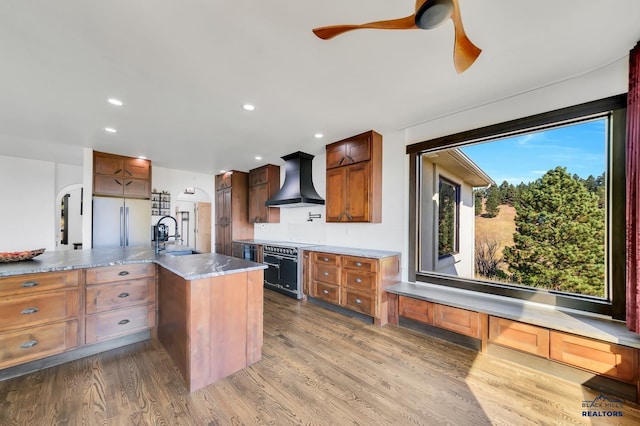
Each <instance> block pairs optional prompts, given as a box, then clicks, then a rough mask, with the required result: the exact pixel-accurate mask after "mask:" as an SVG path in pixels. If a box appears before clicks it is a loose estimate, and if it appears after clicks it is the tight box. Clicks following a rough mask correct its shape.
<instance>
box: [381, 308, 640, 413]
mask: <svg viewBox="0 0 640 426" xmlns="http://www.w3.org/2000/svg"><path fill="white" fill-rule="evenodd" d="M393 296H394V298H395V299H397V302H396V303H397V313H398V314H397V317H395V316H394V317H393V321H394V323H395V324H398V323H399V318H400V317H404V318H409V319H412V320H415V321H420V322H422V323H425V324H429V325H432V326H435V327H440V328H444V329H447V330H450V331H454V332H456V333H459V334H463V335H466V336H471V337H475V338H478V339H481V341H482V350H483V351H485V348H486V343H487V342H488V343H491V344H495V345H500V346H504V347H507V348H510V349H516V350H518V351H522V352H526V353H528V354H532V355H536V356H538V357H541V358H545V359H548V360H552V361H557V362H560V363H562V364H566V365H569V366H571V367H576V368H579V369H582V370H586V371H588V372H591V373H593V374H594V375H598V376H605V377H608V378H611V379H615V380H618V381H621V382H625V383H629V384H632V385H635V386H636V387H637V389H638V390H637V392H636V398H637V400H639V401H640V371H639V370H640V349H636V348H632V347H628V346H623V345H618V344H615V343H608V342H604V341H601V340H597V339H591V338H588V337H583V336H577V335H574V334H570V333H565V332H561V331H556V330H551V329H549V328H546V327H540V326H536V325H532V324H527V323H523V322H519V321H514V320H510V319H506V318H500V317H497V316H489V320H488V321H485V320H484V319H483V316H486V314H484V313H481V312H474V311H468V310H465V309H460V308H455V307H451V306H445V305H441V304H439V303H434V302H430V301H426V300H421V299H417V298H414V297H410V296H404V295H393ZM621 385H622V384H620V386H621ZM626 386H628V385H626Z"/></svg>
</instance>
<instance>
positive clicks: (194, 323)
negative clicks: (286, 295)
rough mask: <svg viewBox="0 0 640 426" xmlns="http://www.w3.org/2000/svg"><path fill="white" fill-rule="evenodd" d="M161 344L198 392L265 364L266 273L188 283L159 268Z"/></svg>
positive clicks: (246, 273)
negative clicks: (263, 327) (249, 368)
mask: <svg viewBox="0 0 640 426" xmlns="http://www.w3.org/2000/svg"><path fill="white" fill-rule="evenodd" d="M159 274H160V280H159V282H160V287H159V293H158V296H159V297H158V299H159V304H160V306H159V312H160V316H159V323H158V339H159V340H160V342H161V343H162V345H163V346H164V348H165V349H166V350H167V352H168V353H169V355H170V356H171V359H172V360H173V362H174V363H175V364H176V366H177V367H178V370H179V371H180V373H181V374H182V376H183V377H184V379H185V381H186V383H187V388H188V389H189V391H190V392H193V391H196V390H198V389H200V388H202V387H204V386H206V385H208V384H211V383H213V382H215V381H217V380H219V379H221V378H223V377H226V376H228V375H229V374H231V373H234V372H236V371H238V370H241V369H242V368H245V367H247V366H249V365H251V364H253V363H255V362H257V361H259V360H260V359H262V314H263V271H262V270H256V271H248V272H238V273H235V274H229V275H221V276H216V277H211V278H202V279H197V280H185V279H183V278H181V277H179V276H178V275H175V274H174V273H172V272H170V271H167V270H166V269H164V268H162V267H161V268H160V272H159Z"/></svg>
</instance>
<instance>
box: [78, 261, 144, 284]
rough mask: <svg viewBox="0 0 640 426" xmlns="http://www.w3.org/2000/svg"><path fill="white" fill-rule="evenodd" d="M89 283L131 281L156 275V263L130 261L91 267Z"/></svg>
mask: <svg viewBox="0 0 640 426" xmlns="http://www.w3.org/2000/svg"><path fill="white" fill-rule="evenodd" d="M86 274H87V275H86V281H87V285H91V284H104V283H110V282H114V281H130V280H135V279H138V278H145V277H154V276H155V275H156V265H155V264H154V263H130V264H128V265H115V266H104V267H101V268H90V269H87V272H86Z"/></svg>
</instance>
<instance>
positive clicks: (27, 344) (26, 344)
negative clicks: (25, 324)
mask: <svg viewBox="0 0 640 426" xmlns="http://www.w3.org/2000/svg"><path fill="white" fill-rule="evenodd" d="M37 344H38V341H37V340H29V341H28V342H24V343H23V344H21V345H20V349H29V348H32V347H34V346H35V345H37Z"/></svg>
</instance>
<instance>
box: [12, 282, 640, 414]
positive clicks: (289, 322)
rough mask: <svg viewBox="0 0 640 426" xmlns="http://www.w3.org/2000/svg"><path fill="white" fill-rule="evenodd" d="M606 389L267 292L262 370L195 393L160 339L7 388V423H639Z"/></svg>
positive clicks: (632, 407) (638, 410) (639, 410)
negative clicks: (587, 410)
mask: <svg viewBox="0 0 640 426" xmlns="http://www.w3.org/2000/svg"><path fill="white" fill-rule="evenodd" d="M597 396H598V393H597V392H593V391H590V390H588V389H586V388H583V387H581V386H579V385H576V384H572V383H570V382H566V381H563V380H561V379H558V378H555V377H552V376H547V375H544V374H541V373H538V372H536V371H533V370H529V369H527V368H522V367H519V366H516V365H514V364H509V363H507V362H505V361H502V360H500V359H497V358H495V357H491V356H489V355H480V354H477V353H476V352H473V351H471V350H467V349H464V348H461V347H459V346H456V345H454V344H451V343H448V342H445V341H442V340H439V339H435V338H432V337H428V336H424V335H422V334H419V333H417V332H414V331H410V330H406V329H402V328H397V327H393V326H385V327H383V328H377V327H375V326H373V325H369V324H365V323H363V322H361V321H359V320H357V319H352V318H348V317H345V316H343V315H340V314H337V313H334V312H331V311H328V310H326V309H324V308H322V307H319V306H316V305H313V304H311V303H305V302H299V301H295V300H293V299H290V298H287V297H285V296H282V295H280V294H278V293H275V292H272V291H268V290H265V313H264V349H263V359H262V361H260V362H259V363H257V364H255V365H253V366H251V367H249V368H247V369H244V370H242V371H240V372H237V373H235V374H233V375H231V376H230V377H227V378H225V379H223V380H221V381H219V382H217V383H215V384H213V385H210V386H208V387H206V388H204V389H202V390H200V391H197V392H194V393H192V394H189V393H188V392H187V390H186V387H185V384H184V382H183V380H182V378H181V376H180V374H179V373H178V370H177V369H176V367H175V366H174V365H173V363H172V362H171V360H170V359H169V357H168V355H167V353H166V352H165V351H164V349H163V348H162V346H161V345H160V344H159V343H158V342H157V341H155V340H153V341H148V342H143V343H137V344H133V345H130V346H126V347H123V348H119V349H116V350H112V351H109V352H105V353H102V354H99V355H96V356H91V357H87V358H84V359H81V360H78V361H74V362H70V363H67V364H64V365H60V366H58V367H52V368H49V369H46V370H42V371H39V372H36V373H33V374H29V375H26V376H23V377H19V378H16V379H10V380H6V381H4V382H0V425H3V426H4V425H57V424H60V425H244V424H262V425H265V424H268V425H288V424H305V425H306V424H310V425H347V424H352V425H367V426H368V425H391V424H396V425H423V424H424V425H431V424H435V425H440V424H448V425H484V424H493V425H529V424H542V425H552V424H553V425H557V424H594V425H601V424H622V425H638V424H640V407H638V405H636V404H633V403H631V402H625V403H624V406H623V408H622V409H621V411H622V412H623V416H622V417H617V418H613V417H610V418H601V417H599V418H591V419H590V418H586V417H582V416H581V413H582V410H583V408H582V401H583V400H593V399H594V398H596V397H597Z"/></svg>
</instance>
